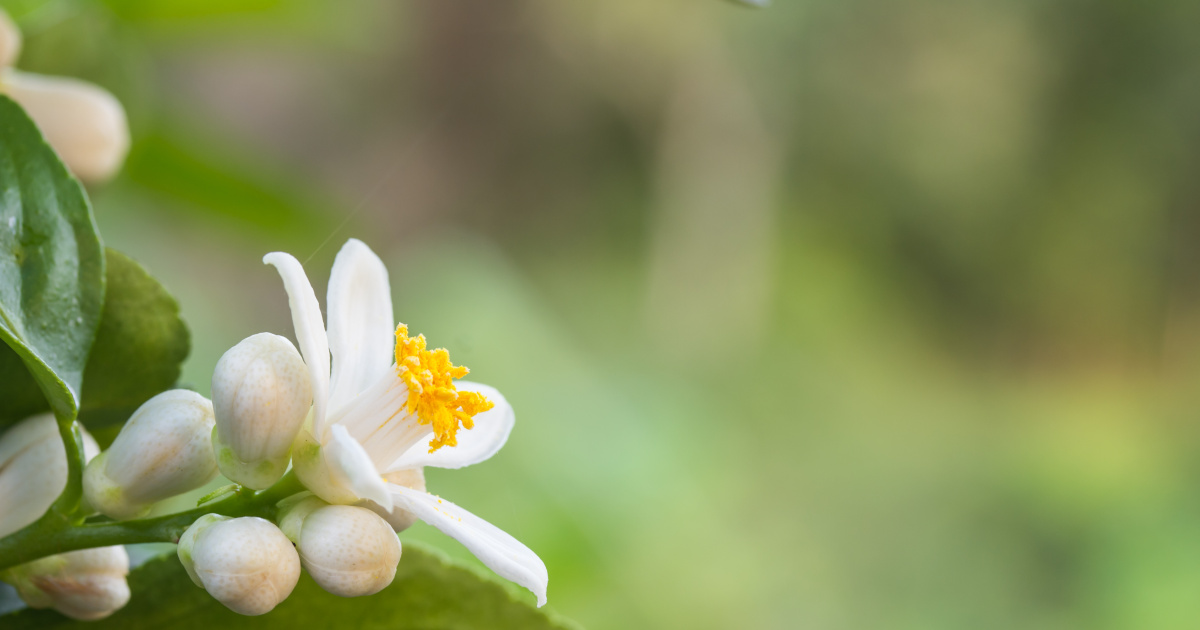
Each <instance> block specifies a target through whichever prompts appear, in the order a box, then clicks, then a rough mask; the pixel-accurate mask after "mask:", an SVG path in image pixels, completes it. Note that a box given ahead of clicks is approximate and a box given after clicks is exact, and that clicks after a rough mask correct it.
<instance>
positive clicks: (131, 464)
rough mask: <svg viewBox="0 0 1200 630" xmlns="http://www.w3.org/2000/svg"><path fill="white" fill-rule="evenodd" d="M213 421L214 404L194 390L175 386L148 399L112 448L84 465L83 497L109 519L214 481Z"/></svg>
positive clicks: (133, 514) (131, 514)
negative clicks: (85, 467) (175, 387)
mask: <svg viewBox="0 0 1200 630" xmlns="http://www.w3.org/2000/svg"><path fill="white" fill-rule="evenodd" d="M213 425H214V421H213V410H212V403H210V402H209V401H208V399H207V398H205V397H203V396H201V395H200V394H197V393H196V392H191V391H187V390H184V389H173V390H170V391H166V392H163V393H161V394H159V395H157V396H155V397H154V398H151V399H150V400H147V401H146V402H145V403H144V404H143V405H142V406H141V407H138V410H137V411H135V412H134V413H133V416H132V417H131V418H130V419H129V422H126V423H125V426H123V427H121V432H120V434H118V435H117V439H116V440H114V441H113V443H112V447H110V448H109V449H108V450H107V451H104V452H103V453H101V454H100V455H99V456H98V457H96V459H93V460H92V461H91V463H89V464H88V467H87V469H86V470H85V471H84V474H83V496H84V499H86V500H87V502H88V503H89V504H90V505H91V506H92V507H93V508H95V509H96V510H99V511H100V512H102V513H104V514H106V515H108V516H110V517H112V518H115V519H126V518H133V517H137V516H141V515H143V514H145V513H146V512H148V511H149V510H150V506H151V505H153V504H154V503H156V502H158V501H161V500H163V499H166V498H169V497H173V496H175V495H177V494H181V493H184V492H187V491H189V490H195V489H196V488H199V487H200V486H203V485H204V484H206V483H208V482H209V481H212V479H213V478H214V477H216V476H217V462H216V459H215V458H214V457H213V450H212V443H211V434H212V430H213Z"/></svg>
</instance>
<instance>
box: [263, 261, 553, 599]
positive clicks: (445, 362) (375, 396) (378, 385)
mask: <svg viewBox="0 0 1200 630" xmlns="http://www.w3.org/2000/svg"><path fill="white" fill-rule="evenodd" d="M263 262H265V263H267V264H270V265H274V266H275V267H276V268H277V269H278V271H279V274H280V276H281V277H282V278H283V283H284V287H285V288H286V289H287V293H288V298H289V303H290V304H291V309H292V322H293V324H294V325H295V329H296V338H297V341H299V345H300V352H301V353H302V354H303V355H304V360H305V363H306V364H307V366H308V369H309V372H310V377H311V379H312V393H313V410H312V414H311V416H310V420H309V421H308V422H306V424H305V426H304V428H302V429H301V430H300V433H299V435H298V436H297V437H296V444H295V445H294V446H293V449H292V459H293V466H294V468H295V471H296V474H297V476H298V477H299V478H300V480H301V481H302V482H303V483H304V485H305V486H306V487H307V488H308V489H309V490H311V491H313V493H315V494H316V495H317V496H319V497H320V498H322V499H324V500H326V501H328V502H330V503H335V504H351V503H359V502H362V501H371V502H374V503H375V504H377V507H378V509H380V510H382V511H384V512H385V513H394V512H395V511H396V510H402V511H404V512H407V513H408V514H409V515H412V516H415V517H416V518H419V519H421V520H423V521H425V522H426V523H429V524H431V525H433V526H435V527H437V528H438V529H440V530H442V531H443V532H445V533H446V534H447V535H449V536H451V537H453V538H455V539H457V540H458V541H459V542H461V543H463V544H464V545H465V546H466V547H467V548H468V549H470V550H471V552H472V553H474V554H475V556H476V557H478V558H479V559H480V560H481V561H483V563H484V564H486V565H487V566H488V567H489V568H491V569H492V570H493V571H495V572H496V573H497V574H499V575H501V576H503V577H505V578H507V579H509V580H512V581H514V582H516V583H518V584H520V585H522V586H524V587H526V588H528V589H529V590H531V591H533V592H534V594H535V595H537V598H538V605H539V606H540V605H542V604H544V603H545V601H546V583H547V581H548V575H547V572H546V565H545V564H543V563H542V561H541V559H540V558H538V557H537V555H536V554H535V553H533V552H532V551H530V550H529V548H528V547H526V546H525V545H523V544H521V543H520V542H518V541H517V540H516V539H515V538H513V537H512V536H509V535H508V534H506V533H504V532H503V531H501V530H500V529H498V528H497V527H495V526H493V525H491V524H489V523H487V522H486V521H484V520H483V519H480V518H479V517H477V516H475V515H473V514H471V513H470V512H467V511H466V510H463V509H462V508H460V507H458V506H456V505H454V504H453V503H450V502H449V501H444V500H443V499H439V498H438V497H435V496H433V495H431V494H428V493H426V492H424V491H422V490H418V489H416V488H411V487H406V486H403V485H400V484H397V483H395V481H396V480H398V479H399V477H412V472H411V471H413V470H416V469H419V468H421V467H424V466H436V467H443V468H461V467H463V466H467V465H470V464H474V463H477V462H481V461H483V460H485V459H487V458H489V457H491V456H492V455H493V454H495V452H496V451H497V450H499V449H500V447H501V446H503V445H504V442H505V441H506V440H507V439H508V434H509V431H511V429H512V425H513V413H512V407H511V406H509V405H508V402H507V401H505V400H504V397H503V396H501V395H500V393H499V392H497V391H496V390H495V389H493V388H491V387H488V386H486V385H480V384H477V383H468V382H465V381H459V382H457V383H454V382H453V381H452V379H455V378H461V377H462V376H464V375H465V374H466V369H465V368H459V367H455V366H453V365H451V364H450V361H449V357H448V355H447V353H446V352H445V351H444V350H433V351H429V350H427V349H426V348H425V338H424V336H418V337H417V338H415V339H413V338H409V337H408V330H407V328H406V327H404V325H400V326H399V327H398V328H396V329H394V332H393V322H394V320H393V318H392V301H391V290H390V288H389V286H388V276H387V270H386V269H385V268H384V266H383V263H382V262H381V261H380V260H379V257H377V256H376V255H375V254H374V252H372V251H371V250H370V248H368V247H367V246H366V245H364V244H363V243H362V242H360V241H358V240H354V239H351V240H350V241H348V242H347V243H346V245H345V246H344V247H343V248H342V250H341V251H340V252H339V253H338V255H337V259H336V260H335V262H334V265H333V271H332V273H331V277H330V279H329V293H328V298H327V304H326V306H327V308H328V310H329V330H328V332H326V331H325V329H324V328H325V327H324V324H323V322H322V319H321V309H320V306H319V305H318V303H317V297H316V295H315V294H314V292H313V289H312V285H311V284H310V283H309V281H308V277H307V276H306V275H305V274H304V269H303V267H302V266H301V265H300V262H299V261H297V260H296V259H295V258H294V257H292V256H290V255H288V254H285V253H282V252H274V253H271V254H267V255H266V256H265V257H264V258H263ZM393 349H394V354H393ZM330 354H332V356H333V361H332V372H331V369H330V367H331V366H330ZM393 356H395V358H396V360H397V362H396V364H393ZM460 425H461V428H462V429H464V431H459V428H460ZM465 429H470V430H465ZM402 516H403V514H401V515H397V518H400V517H402Z"/></svg>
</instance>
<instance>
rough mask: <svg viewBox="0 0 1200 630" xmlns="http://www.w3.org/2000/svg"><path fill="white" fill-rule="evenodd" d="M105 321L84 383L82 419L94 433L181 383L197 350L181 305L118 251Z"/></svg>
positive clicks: (113, 254)
mask: <svg viewBox="0 0 1200 630" xmlns="http://www.w3.org/2000/svg"><path fill="white" fill-rule="evenodd" d="M106 255H107V258H108V273H107V278H108V295H107V296H106V297H105V302H104V316H103V317H101V319H100V330H99V332H98V333H97V334H96V344H95V345H94V346H92V356H91V358H90V359H89V360H88V363H87V370H86V371H85V372H84V379H83V409H82V411H81V412H80V419H81V420H82V421H83V423H84V424H85V425H87V426H88V428H92V429H95V428H99V427H102V426H104V425H109V424H113V423H123V422H124V421H125V420H126V419H127V418H129V415H130V414H132V413H133V411H134V410H135V409H137V408H138V407H139V406H140V405H141V404H142V403H144V402H146V401H147V400H149V399H150V397H152V396H154V395H155V394H158V393H159V392H162V391H164V390H167V389H170V388H172V387H174V386H175V383H176V381H178V380H179V372H180V366H181V365H182V364H183V360H184V359H186V358H187V355H188V352H189V350H190V349H191V338H190V335H189V333H188V329H187V326H186V325H185V324H184V323H183V320H182V319H180V317H179V303H178V302H176V301H175V298H174V297H171V294H170V293H167V290H166V289H164V288H163V286H162V285H161V284H159V282H158V281H157V280H155V279H154V278H153V277H151V276H150V274H149V273H147V272H146V270H145V269H144V268H143V267H142V266H141V265H139V264H137V263H136V262H134V261H133V260H132V259H130V258H129V257H128V256H126V255H125V254H122V253H121V252H118V251H116V250H113V249H109V250H107V251H106Z"/></svg>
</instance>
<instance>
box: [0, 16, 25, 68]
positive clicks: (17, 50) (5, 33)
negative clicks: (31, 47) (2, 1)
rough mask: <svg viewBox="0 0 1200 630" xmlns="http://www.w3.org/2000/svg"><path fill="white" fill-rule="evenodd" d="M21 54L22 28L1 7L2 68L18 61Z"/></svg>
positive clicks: (0, 44)
mask: <svg viewBox="0 0 1200 630" xmlns="http://www.w3.org/2000/svg"><path fill="white" fill-rule="evenodd" d="M20 54H21V30H20V29H18V28H17V25H16V24H15V23H14V22H13V21H12V18H10V17H9V16H8V14H7V13H5V12H4V10H3V9H0V68H7V67H8V66H11V65H13V64H14V63H16V62H17V56H18V55H20Z"/></svg>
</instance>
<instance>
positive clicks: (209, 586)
mask: <svg viewBox="0 0 1200 630" xmlns="http://www.w3.org/2000/svg"><path fill="white" fill-rule="evenodd" d="M179 561H180V562H182V563H183V567H184V568H185V569H187V572H188V575H190V576H191V577H192V581H193V582H195V583H196V585H197V586H200V587H202V588H203V589H204V590H206V591H208V593H209V594H210V595H212V596H213V597H214V598H215V599H216V600H217V601H219V602H221V603H222V604H224V605H225V606H226V607H227V608H229V609H230V610H232V611H233V612H236V613H239V614H242V615H262V614H265V613H268V612H271V610H272V609H274V608H275V606H277V605H278V604H279V603H280V602H282V601H283V600H285V599H287V597H288V595H291V594H292V589H293V588H295V587H296V582H297V581H298V580H299V579H300V558H299V557H298V556H297V555H296V549H295V548H294V547H292V543H291V541H289V540H288V539H287V536H284V535H283V532H281V531H279V528H278V527H275V525H273V524H272V523H271V522H270V521H266V520H263V519H261V518H257V517H253V516H245V517H241V518H229V517H228V516H219V515H216V514H206V515H204V516H202V517H200V518H199V519H198V520H197V521H196V522H195V523H192V526H191V527H189V528H188V529H187V531H186V532H184V534H183V536H182V537H181V538H180V539H179Z"/></svg>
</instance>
